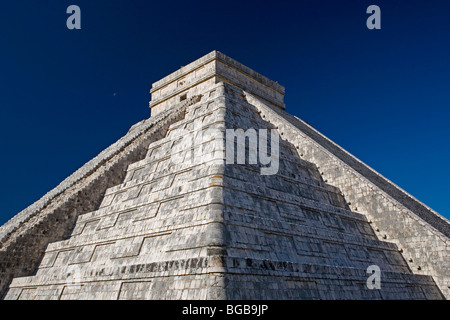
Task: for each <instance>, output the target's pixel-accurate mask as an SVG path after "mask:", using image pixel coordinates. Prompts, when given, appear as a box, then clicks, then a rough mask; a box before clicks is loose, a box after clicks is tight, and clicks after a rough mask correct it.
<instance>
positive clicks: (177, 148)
mask: <svg viewBox="0 0 450 320" xmlns="http://www.w3.org/2000/svg"><path fill="white" fill-rule="evenodd" d="M284 93H285V91H284V87H283V86H281V85H279V84H278V83H277V82H274V81H272V80H270V79H268V78H266V77H264V76H262V75H260V74H258V73H256V72H255V71H253V70H251V69H249V68H248V67H246V66H244V65H242V64H240V63H238V62H237V61H235V60H233V59H231V58H229V57H227V56H226V55H224V54H222V53H220V52H217V51H213V52H211V53H209V54H207V55H205V56H204V57H201V58H200V59H198V60H196V61H194V62H192V63H190V64H188V65H186V66H184V67H182V68H181V69H180V70H178V71H176V72H174V73H172V74H170V75H168V76H167V77H165V78H163V79H161V80H159V81H157V82H155V83H154V84H153V87H152V89H151V94H152V100H151V102H150V108H151V115H152V116H151V117H150V118H148V119H144V120H142V121H141V122H139V123H137V124H135V125H133V126H132V127H131V128H130V129H129V131H128V132H127V133H126V134H125V135H124V136H123V137H122V138H121V139H119V140H118V141H117V142H116V143H114V144H112V145H111V146H109V147H108V148H106V149H105V150H104V151H102V152H101V153H100V154H99V155H97V156H96V157H95V158H93V159H92V160H90V161H89V162H87V163H86V164H85V165H84V166H83V167H81V168H80V169H79V170H77V171H76V172H74V173H73V174H72V175H71V176H69V177H68V178H67V179H65V180H64V181H63V182H61V184H59V185H58V186H57V187H56V188H54V189H53V190H51V191H49V192H48V193H47V194H46V195H44V196H43V197H42V198H41V199H40V200H38V201H37V202H36V203H34V204H32V205H31V206H29V207H28V208H26V209H25V210H23V211H22V212H20V213H18V214H17V215H16V216H14V217H13V218H12V219H11V220H9V221H8V222H7V223H6V224H4V225H3V226H2V227H0V295H1V297H2V298H4V299H446V298H449V297H450V268H449V266H450V223H449V221H448V220H447V219H445V218H444V217H442V216H441V215H439V214H438V213H437V212H435V211H434V210H432V209H431V208H429V207H428V206H426V205H425V204H423V203H421V202H420V201H418V200H417V199H415V198H414V197H413V196H411V195H410V194H408V193H407V192H406V191H404V190H402V189H400V188H399V187H398V186H396V185H395V184H394V183H392V182H391V181H389V180H388V179H386V178H385V177H383V176H382V175H380V174H379V173H377V172H375V171H374V170H373V169H371V168H370V167H369V166H367V165H365V164H364V163H362V162H361V161H360V160H358V159H357V158H356V157H354V156H352V155H351V154H349V153H348V152H347V151H345V150H344V149H342V148H341V147H340V146H338V145H337V144H335V143H333V142H332V141H331V140H330V139H328V138H326V137H325V136H323V135H322V134H321V133H319V132H318V131H317V130H315V129H314V128H312V127H311V126H310V125H308V124H307V123H306V122H304V121H302V120H301V119H299V118H297V117H295V116H293V115H290V114H288V113H286V112H285V105H284ZM230 150H231V151H230ZM239 152H242V153H239ZM230 155H231V156H230ZM268 169H270V170H268ZM372 272H374V273H373V274H372Z"/></svg>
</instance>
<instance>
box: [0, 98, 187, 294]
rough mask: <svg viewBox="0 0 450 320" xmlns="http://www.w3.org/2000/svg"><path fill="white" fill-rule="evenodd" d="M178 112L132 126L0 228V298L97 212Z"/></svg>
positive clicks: (162, 133) (178, 114) (176, 118)
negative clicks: (78, 221) (87, 215)
mask: <svg viewBox="0 0 450 320" xmlns="http://www.w3.org/2000/svg"><path fill="white" fill-rule="evenodd" d="M184 108H185V106H179V107H178V108H174V109H173V110H171V111H170V112H166V113H165V114H161V115H160V116H159V117H155V118H154V119H149V120H146V121H142V122H141V123H139V124H137V125H135V126H133V127H132V128H131V129H130V131H129V132H128V133H127V135H126V136H124V137H123V138H122V139H120V140H119V141H118V142H116V143H115V144H114V145H112V146H110V147H109V148H108V149H106V150H105V151H103V152H102V153H100V154H99V156H97V157H96V158H94V159H93V160H91V161H90V162H88V163H87V164H86V165H85V166H83V167H82V168H81V169H79V170H78V171H77V172H75V173H74V174H73V175H72V176H70V177H69V178H67V179H66V180H65V181H64V182H62V183H61V184H60V185H59V186H58V187H56V188H55V189H53V190H52V191H50V192H49V193H48V194H47V195H45V196H44V197H43V198H41V199H40V200H38V201H37V202H36V203H34V204H33V205H31V206H30V207H29V208H27V209H25V210H24V211H22V212H21V213H19V214H18V215H16V216H15V217H13V218H12V219H11V220H10V221H8V222H7V223H6V224H5V225H3V226H2V227H1V228H0V296H1V295H2V294H3V293H4V291H5V289H6V288H7V285H8V284H9V282H10V281H11V279H12V278H13V277H22V276H28V275H31V274H33V272H35V270H36V268H37V266H38V263H39V262H40V259H41V258H42V255H43V253H44V251H45V248H46V246H47V244H49V243H51V242H55V241H58V240H62V239H66V238H67V237H68V236H69V235H70V233H71V231H72V229H73V227H74V223H75V221H76V218H77V217H78V216H79V215H81V214H84V213H86V212H90V211H93V210H95V209H96V208H97V207H98V205H99V204H100V201H101V199H102V197H103V195H104V192H105V190H106V189H107V188H110V187H112V186H114V185H117V184H119V183H120V182H121V181H122V180H123V178H124V177H125V172H126V170H125V169H126V168H127V166H128V165H129V164H131V163H133V162H136V161H138V160H140V159H142V158H143V157H145V154H146V147H147V146H148V145H149V144H150V143H151V142H152V141H155V140H157V139H160V138H161V137H162V136H164V134H165V130H167V128H168V126H169V124H170V123H172V122H174V121H177V120H179V119H181V118H182V117H183V116H184Z"/></svg>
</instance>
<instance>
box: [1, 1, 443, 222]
mask: <svg viewBox="0 0 450 320" xmlns="http://www.w3.org/2000/svg"><path fill="white" fill-rule="evenodd" d="M71 4H76V5H78V6H80V8H81V27H82V29H81V30H68V29H67V28H66V19H67V17H68V16H69V15H68V14H66V8H67V7H68V6H69V5H71ZM370 4H376V5H379V6H380V8H381V16H382V22H381V27H382V29H381V30H368V29H367V28H366V19H367V17H368V16H369V15H368V14H366V9H367V7H368V6H369V5H370ZM212 50H219V51H222V52H223V53H225V54H227V55H229V56H231V57H232V58H234V59H236V60H238V61H239V62H241V63H243V64H245V65H247V66H249V67H250V68H252V69H254V70H256V71H257V72H260V73H262V74H263V75H265V76H267V77H269V78H270V79H272V80H275V81H279V82H280V83H281V84H282V85H284V86H285V87H286V97H285V102H286V105H287V108H286V111H288V112H290V113H291V114H294V115H296V116H298V117H300V118H301V119H303V120H305V121H307V122H308V123H310V124H312V125H313V126H314V127H315V128H316V129H318V130H319V131H321V132H322V133H323V134H325V135H326V136H328V137H329V138H331V139H332V140H333V141H334V142H336V143H338V144H339V145H341V146H342V147H344V148H345V149H346V150H348V151H349V152H350V153H352V154H354V155H355V156H356V157H358V158H359V159H361V160H362V161H364V162H365V163H367V164H368V165H370V166H371V167H372V168H374V169H375V170H377V171H378V172H380V173H381V174H383V175H384V176H385V177H387V178H388V179H390V180H392V181H393V182H394V183H396V184H398V185H399V186H400V187H402V188H403V189H405V190H406V191H408V192H409V193H411V194H412V195H413V196H415V197H416V198H418V199H419V200H421V201H423V202H424V203H425V204H427V205H429V206H430V207H432V208H433V209H435V210H436V211H438V212H439V213H441V214H442V215H444V216H445V217H447V218H450V210H449V208H450V183H449V180H450V165H449V163H450V148H449V138H450V125H449V124H448V122H449V119H450V58H449V57H450V1H448V0H443V1H425V0H423V1H414V0H408V1H400V0H396V1H392V0H391V1H379V0H371V1H363V0H358V1H351V0H347V1H344V0H332V1H322V0H309V1H289V2H287V1H268V2H264V1H242V0H241V1H231V0H227V1H144V0H128V1H124V0H108V1H99V0H91V1H82V0H72V1H63V0H54V1H43V0H41V1H36V0H29V1H24V0H15V1H7V2H6V1H3V2H2V3H1V5H0V123H1V125H0V136H1V137H2V138H3V139H2V140H1V152H2V157H1V158H0V167H1V168H3V175H2V176H3V182H2V183H1V185H0V224H2V223H4V222H5V221H6V220H7V219H9V218H11V217H12V216H13V215H14V214H16V213H18V212H19V211H21V210H22V209H24V208H25V207H27V206H28V205H29V204H31V203H33V202H34V201H36V200H38V199H39V198H40V197H41V196H42V195H44V194H45V193H46V192H47V191H49V190H51V189H52V188H53V187H55V186H56V185H57V184H59V183H60V182H61V181H62V180H63V179H65V178H66V177H67V176H68V175H69V174H71V173H72V172H73V171H75V170H76V169H78V168H79V167H80V166H82V165H83V164H84V163H85V162H87V161H88V160H90V159H91V158H92V157H94V156H95V155H96V154H98V153H99V152H100V151H101V150H103V149H104V148H106V147H107V146H109V145H110V144H111V143H113V142H115V141H116V140H117V139H118V138H120V137H121V136H122V135H124V134H125V133H126V131H127V130H128V128H129V127H130V126H131V125H132V124H134V123H136V122H138V121H140V120H142V119H144V118H147V117H148V116H149V109H148V101H149V100H150V94H149V90H150V88H151V84H152V83H153V82H155V81H157V80H159V79H160V78H162V77H164V76H165V75H167V74H169V73H171V72H173V71H175V70H177V69H178V68H179V67H180V66H181V65H186V64H187V63H189V62H191V61H193V60H195V59H197V58H199V57H200V56H202V55H204V54H206V53H208V52H210V51H212Z"/></svg>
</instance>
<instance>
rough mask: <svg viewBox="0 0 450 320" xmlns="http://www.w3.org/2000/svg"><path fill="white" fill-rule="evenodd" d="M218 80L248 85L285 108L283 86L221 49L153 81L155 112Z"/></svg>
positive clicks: (260, 97) (200, 90) (251, 89)
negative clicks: (222, 51)
mask: <svg viewBox="0 0 450 320" xmlns="http://www.w3.org/2000/svg"><path fill="white" fill-rule="evenodd" d="M218 82H226V83H230V84H233V85H234V86H236V87H238V88H241V89H245V90H247V91H248V92H250V93H252V94H253V95H255V96H256V97H258V98H259V99H262V100H263V101H266V102H269V103H270V104H271V105H274V106H277V107H279V108H281V109H283V110H284V87H283V86H281V85H280V84H278V83H277V82H274V81H272V80H270V79H269V78H266V77H264V76H263V75H261V74H259V73H257V72H255V71H253V70H252V69H250V68H248V67H246V66H244V65H243V64H241V63H239V62H237V61H236V60H234V59H231V58H230V57H228V56H226V55H224V54H223V53H221V52H219V51H212V52H210V53H209V54H207V55H205V56H203V57H202V58H200V59H198V60H196V61H194V62H192V63H190V64H188V65H186V66H184V67H182V68H181V69H179V70H177V71H175V72H173V73H171V74H170V75H168V76H167V77H164V78H163V79H161V80H159V81H157V82H155V83H153V86H152V90H151V91H150V93H151V94H152V100H151V101H150V108H151V109H152V115H156V114H158V113H159V112H161V111H162V110H165V109H167V108H168V107H171V106H172V105H174V104H176V103H179V102H181V101H183V99H187V98H189V97H191V96H195V95H197V94H199V93H201V92H203V91H204V90H205V88H208V87H210V86H212V85H214V84H216V83H218Z"/></svg>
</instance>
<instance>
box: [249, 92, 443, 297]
mask: <svg viewBox="0 0 450 320" xmlns="http://www.w3.org/2000/svg"><path fill="white" fill-rule="evenodd" d="M246 98H247V101H248V102H249V103H250V104H251V105H253V106H255V107H256V108H257V109H258V110H259V111H260V113H261V116H262V117H263V118H264V119H266V120H267V121H269V122H270V123H272V124H274V125H275V126H277V127H278V130H279V131H280V133H281V134H282V137H283V138H284V139H287V140H288V141H290V142H291V143H293V144H294V145H295V146H296V148H297V151H298V154H299V155H300V157H301V158H302V159H305V160H307V161H310V162H312V163H315V164H316V165H317V166H318V168H319V170H320V172H321V175H322V176H323V179H325V181H326V182H328V183H330V184H332V185H333V186H335V187H337V188H339V189H340V190H341V191H342V193H343V195H344V197H345V198H346V200H347V201H348V205H349V206H350V207H351V209H352V210H353V211H356V212H359V213H362V214H363V215H365V216H367V217H368V219H369V221H370V223H371V225H372V227H373V228H374V230H376V232H377V236H378V237H379V238H380V239H384V240H386V241H390V242H393V243H395V244H397V246H398V247H399V250H400V251H401V252H402V255H403V256H404V257H405V259H406V261H407V262H408V264H409V266H410V268H411V270H413V272H414V273H416V274H424V275H431V276H433V278H434V280H435V281H436V283H437V284H438V286H439V288H440V290H441V291H442V293H443V294H444V295H445V296H446V297H447V298H450V268H449V266H450V240H449V235H450V224H449V222H448V220H446V219H445V218H443V217H442V216H440V215H439V214H437V213H436V212H434V211H433V210H431V209H430V208H428V207H426V206H425V205H423V204H422V203H420V202H419V201H418V200H416V199H414V198H413V197H412V196H410V195H409V194H407V193H406V192H405V191H403V190H401V189H400V188H398V187H397V186H395V185H394V184H393V183H392V182H390V181H388V180H387V179H385V178H384V177H382V176H381V175H379V174H378V173H376V172H375V171H373V170H372V169H371V168H369V167H368V166H366V165H365V164H363V163H362V162H360V161H359V160H357V159H356V158H354V157H353V156H352V155H350V154H349V153H347V152H346V151H345V150H343V149H342V148H340V147H339V146H337V145H336V144H334V143H333V142H331V141H330V140H329V139H327V138H326V137H324V136H323V135H321V134H320V133H319V132H317V131H316V130H314V129H313V128H312V127H311V126H309V125H308V124H306V123H305V122H303V121H301V120H300V119H298V118H296V117H294V116H292V115H289V114H287V113H285V112H283V111H280V110H279V109H278V108H275V107H271V106H269V105H268V104H266V103H264V102H262V101H261V100H260V99H258V98H257V97H255V96H253V95H251V94H248V93H246Z"/></svg>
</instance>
